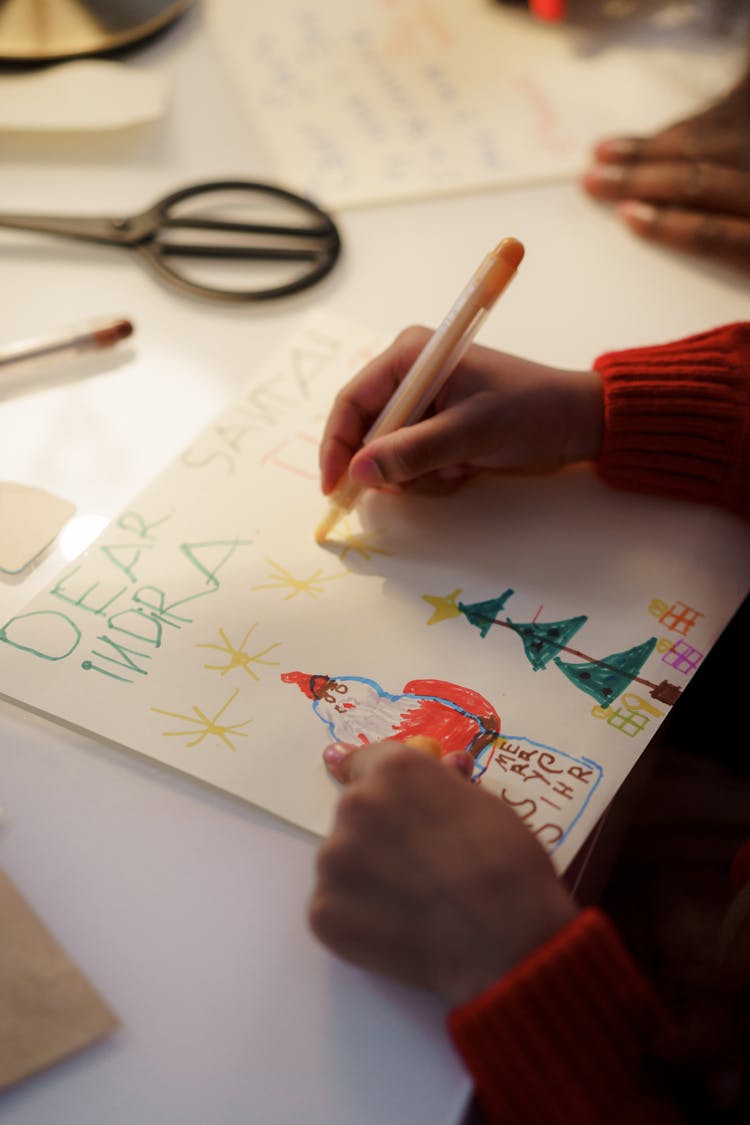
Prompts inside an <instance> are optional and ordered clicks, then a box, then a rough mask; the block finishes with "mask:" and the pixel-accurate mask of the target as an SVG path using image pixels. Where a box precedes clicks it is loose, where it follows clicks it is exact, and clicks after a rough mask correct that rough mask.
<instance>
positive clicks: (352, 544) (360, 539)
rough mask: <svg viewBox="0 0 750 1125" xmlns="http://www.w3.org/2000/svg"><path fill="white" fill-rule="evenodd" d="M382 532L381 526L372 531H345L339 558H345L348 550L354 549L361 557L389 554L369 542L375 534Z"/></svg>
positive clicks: (367, 557) (368, 557) (369, 557)
mask: <svg viewBox="0 0 750 1125" xmlns="http://www.w3.org/2000/svg"><path fill="white" fill-rule="evenodd" d="M382 534H383V530H382V528H379V529H377V530H373V531H347V533H346V535H345V536H344V541H343V543H342V544H341V546H342V550H341V551H339V558H340V559H342V560H343V559H345V558H346V556H347V555H348V554H349V552H350V551H356V552H357V554H358V555H361V556H362V558H363V559H371V558H372V556H373V555H390V553H391V552H390V551H384V550H383V549H382V547H373V545H372V543H371V542H370V540H371V539H374V538H375V536H376V535H382Z"/></svg>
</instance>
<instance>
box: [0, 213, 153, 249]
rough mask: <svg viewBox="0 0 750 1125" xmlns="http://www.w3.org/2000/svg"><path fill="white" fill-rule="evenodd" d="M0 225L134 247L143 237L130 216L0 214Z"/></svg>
mask: <svg viewBox="0 0 750 1125" xmlns="http://www.w3.org/2000/svg"><path fill="white" fill-rule="evenodd" d="M0 227H5V228H11V229H14V230H25V231H34V232H37V233H39V234H59V235H63V236H64V237H65V238H78V239H83V240H84V241H87V242H110V243H115V244H117V245H124V246H131V245H133V244H134V243H135V242H136V241H138V238H139V237H142V236H141V235H140V233H136V232H135V231H134V230H133V226H132V220H130V219H111V218H109V219H108V218H86V217H84V216H75V215H25V214H22V213H20V212H18V213H10V214H2V213H0Z"/></svg>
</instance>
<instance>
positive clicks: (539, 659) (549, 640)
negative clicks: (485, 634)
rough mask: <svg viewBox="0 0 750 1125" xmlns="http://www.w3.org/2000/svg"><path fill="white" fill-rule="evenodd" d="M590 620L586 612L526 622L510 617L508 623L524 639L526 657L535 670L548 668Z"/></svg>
mask: <svg viewBox="0 0 750 1125" xmlns="http://www.w3.org/2000/svg"><path fill="white" fill-rule="evenodd" d="M587 621H588V617H587V616H586V614H585V613H584V614H581V615H580V616H579V617H569V618H568V619H567V620H566V621H547V622H534V621H530V622H526V623H524V624H517V623H516V622H514V621H511V620H510V618H508V621H507V624H508V625H509V626H510V628H511V629H512V630H513V632H514V633H518V635H519V637H520V638H521V640H522V641H523V647H524V651H525V653H526V659H527V660H528V662H529V664H530V665H531V667H532V668H533V669H534V671H535V672H538V671H539V670H540V669H541V668H546V667H547V665H548V664H549V662H550V660H552V658H553V657H554V656H557V654H558V652H559V651H560V649H563V648H565V646H566V645H567V643H568V641H569V640H570V638H571V637H573V636H575V634H576V633H577V632H578V630H579V629H580V628H581V627H582V626H583V625H584V624H585V623H586V622H587Z"/></svg>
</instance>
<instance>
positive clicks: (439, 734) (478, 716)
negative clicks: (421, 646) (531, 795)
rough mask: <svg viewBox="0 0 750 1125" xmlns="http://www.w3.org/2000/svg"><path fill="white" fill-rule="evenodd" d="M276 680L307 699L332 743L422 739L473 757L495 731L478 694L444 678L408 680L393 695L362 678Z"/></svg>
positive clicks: (491, 713) (496, 721) (494, 718)
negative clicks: (324, 726)
mask: <svg viewBox="0 0 750 1125" xmlns="http://www.w3.org/2000/svg"><path fill="white" fill-rule="evenodd" d="M281 679H282V680H283V681H284V683H286V684H296V685H297V687H298V688H299V689H300V691H301V692H302V694H303V695H305V696H306V697H307V698H308V699H310V700H311V701H312V709H313V711H314V712H315V714H316V715H317V716H318V718H319V719H320V720H321V722H323V723H325V725H326V726H327V727H328V730H329V732H330V734H331V736H332V738H333V740H334V741H336V742H344V743H347V744H349V745H362V744H366V743H368V742H380V741H382V740H384V739H396V740H397V741H401V742H403V741H404V740H405V739H407V738H412V737H414V736H415V735H426V736H428V737H430V738H434V739H436V740H437V741H438V742H439V743H440V745H441V746H442V748H443V753H445V754H450V753H452V752H453V751H457V750H468V751H469V752H470V753H471V754H472V755H473V756H474V758H477V757H478V756H479V754H481V752H482V750H484V749H485V747H487V746H488V745H489V744H490V743H491V742H493V741H494V739H495V738H497V736H498V734H499V733H500V716H499V715H498V714H497V712H496V711H495V708H494V707H493V706H492V704H491V703H489V702H488V701H487V700H486V699H485V698H484V696H482V695H480V694H479V692H476V691H473V690H472V689H471V688H466V687H459V686H458V685H457V684H451V683H447V682H446V681H444V680H410V682H409V683H408V684H406V685H405V687H404V689H403V691H402V692H400V693H399V694H398V695H393V694H391V693H390V692H388V691H385V690H384V688H382V687H381V686H380V684H378V683H376V682H375V680H371V679H367V678H366V677H365V676H328V675H323V674H319V673H315V674H313V675H310V674H309V673H307V672H283V673H282V674H281Z"/></svg>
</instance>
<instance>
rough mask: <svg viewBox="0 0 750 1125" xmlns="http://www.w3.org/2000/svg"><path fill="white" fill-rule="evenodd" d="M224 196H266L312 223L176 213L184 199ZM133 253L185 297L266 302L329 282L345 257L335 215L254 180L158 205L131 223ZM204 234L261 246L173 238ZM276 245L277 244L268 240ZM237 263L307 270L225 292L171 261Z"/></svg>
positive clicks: (211, 185)
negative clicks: (298, 265) (254, 239)
mask: <svg viewBox="0 0 750 1125" xmlns="http://www.w3.org/2000/svg"><path fill="white" fill-rule="evenodd" d="M223 191H228V192H231V191H241V192H245V191H247V192H250V193H253V194H256V195H258V196H261V197H262V196H267V197H269V198H270V199H272V200H274V201H278V202H281V203H288V204H291V205H292V206H293V207H295V208H296V209H297V210H301V211H302V212H303V213H304V214H305V215H306V216H309V218H310V220H311V221H310V222H309V223H272V222H266V223H256V222H234V221H230V220H226V219H218V218H217V219H207V218H196V217H193V216H181V215H179V214H177V215H176V214H174V212H175V210H176V209H178V208H179V207H180V205H181V204H183V203H184V202H185V201H186V200H188V199H191V198H194V197H198V196H200V195H205V194H209V193H211V194H215V193H217V192H223ZM131 222H132V224H133V236H134V244H135V248H136V249H138V250H139V251H140V252H141V254H142V256H143V258H144V260H145V262H146V264H147V265H148V266H149V267H150V268H151V269H152V270H153V272H154V273H156V274H157V275H158V276H159V277H161V278H162V279H163V280H164V281H167V282H168V283H170V284H172V285H174V286H175V287H177V288H178V289H181V290H182V291H183V292H186V293H192V294H195V295H197V296H203V297H214V298H216V299H218V300H224V301H226V300H235V301H265V300H270V299H272V298H274V297H282V296H286V295H287V294H291V293H296V292H299V291H300V290H302V289H307V288H309V286H311V285H314V284H315V282H316V281H319V280H320V279H321V278H323V277H325V275H326V274H328V273H329V272H330V271H331V270H332V269H333V267H334V265H335V264H336V261H337V260H338V258H339V255H340V253H341V238H340V235H339V232H338V229H337V227H336V224H335V223H334V221H333V219H332V218H331V216H330V215H329V214H328V213H327V212H326V211H324V210H323V209H322V208H321V207H319V206H318V205H317V204H316V203H314V202H313V201H312V200H310V199H308V198H307V197H305V196H301V195H298V194H296V193H295V192H291V191H289V190H288V189H286V188H282V187H279V186H278V185H276V184H269V183H265V182H261V181H256V180H209V181H206V182H204V183H199V184H191V185H190V186H188V187H185V188H181V189H179V190H178V191H174V192H172V193H171V194H170V195H167V196H165V197H164V198H163V199H161V200H159V202H158V203H156V204H155V205H154V206H153V207H151V208H149V210H148V211H145V212H142V213H141V214H140V215H136V216H134V217H133V219H132V220H131ZM190 230H194V231H202V232H210V233H215V234H216V235H225V234H230V235H238V236H241V237H242V238H243V239H245V238H247V237H248V236H252V235H261V236H262V237H263V239H265V240H266V241H263V242H261V243H259V244H257V245H250V244H245V243H242V244H238V245H231V244H226V243H220V242H219V241H218V240H217V241H216V242H213V243H212V242H208V243H205V242H201V243H188V242H175V241H170V240H169V237H168V236H169V233H170V232H175V231H190ZM268 240H274V241H268ZM173 257H174V258H177V259H180V258H203V259H208V258H212V259H219V260H220V259H225V260H228V259H234V260H244V261H275V262H282V261H287V262H303V263H308V266H309V268H307V269H305V270H304V272H302V273H301V274H299V275H298V276H296V277H295V278H293V279H292V280H291V281H285V282H283V283H281V284H278V285H273V286H266V287H263V288H253V289H237V290H227V289H219V288H212V287H208V286H204V285H201V284H199V283H196V282H194V281H192V280H191V279H190V278H188V277H186V276H185V274H184V273H182V271H181V270H179V269H175V268H174V267H173V266H172V265H171V263H170V261H169V259H171V258H173Z"/></svg>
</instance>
